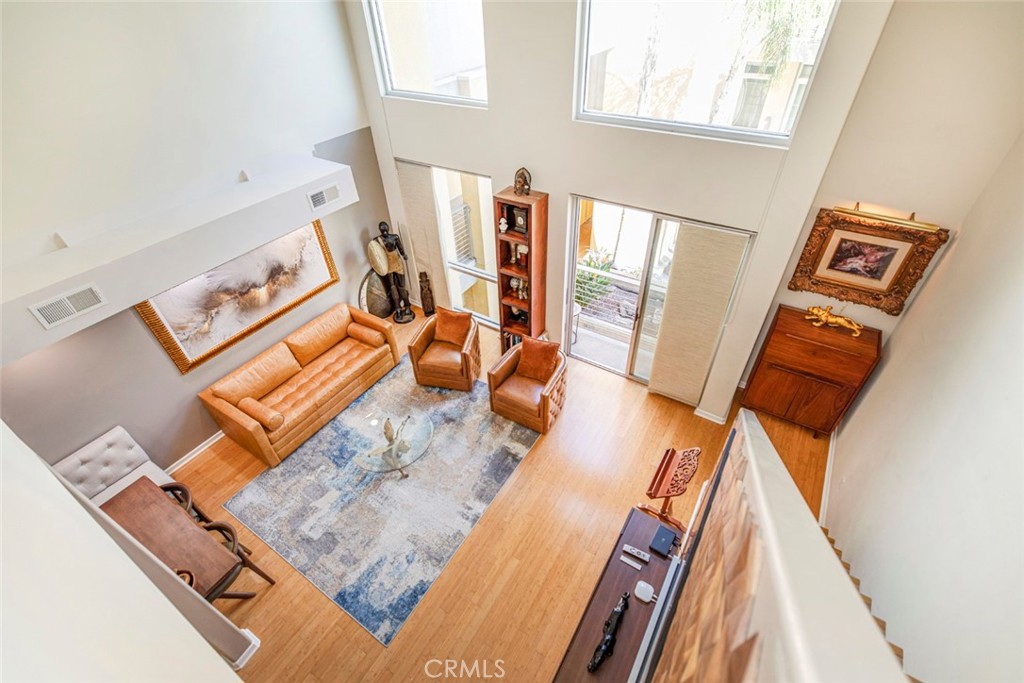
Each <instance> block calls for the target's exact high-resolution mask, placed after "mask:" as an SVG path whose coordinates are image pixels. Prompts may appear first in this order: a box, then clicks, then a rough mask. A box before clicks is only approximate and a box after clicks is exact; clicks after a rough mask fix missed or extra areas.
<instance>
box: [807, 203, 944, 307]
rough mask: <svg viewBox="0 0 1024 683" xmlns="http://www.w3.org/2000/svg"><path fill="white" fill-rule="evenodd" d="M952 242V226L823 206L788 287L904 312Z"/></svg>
mask: <svg viewBox="0 0 1024 683" xmlns="http://www.w3.org/2000/svg"><path fill="white" fill-rule="evenodd" d="M947 240H949V231H948V230H946V229H944V228H940V227H938V226H936V225H931V224H928V223H919V222H917V221H913V220H901V219H896V218H889V217H887V216H880V215H877V214H871V213H866V212H863V211H859V210H856V209H842V208H836V209H822V210H820V211H819V212H818V215H817V217H816V218H815V220H814V227H813V228H812V229H811V234H810V236H809V237H808V238H807V243H806V244H805V245H804V250H803V252H802V253H801V254H800V261H799V263H797V266H796V270H795V271H794V272H793V277H792V278H791V279H790V281H789V285H788V287H789V289H791V290H793V291H804V292H815V293H816V294H824V295H825V296H830V297H832V298H833V299H840V300H842V301H850V302H853V303H856V304H861V305H864V306H871V307H873V308H878V309H881V310H883V311H885V312H886V313H888V314H889V315H899V314H900V313H902V312H903V308H904V306H905V305H906V302H907V297H909V296H910V293H911V292H912V291H914V287H916V286H917V283H918V281H919V280H920V279H921V276H922V275H924V271H925V269H926V268H927V267H928V264H929V263H930V262H931V260H932V258H933V257H934V256H935V254H936V253H937V252H938V250H939V248H940V247H941V246H942V245H943V244H945V243H946V241H947Z"/></svg>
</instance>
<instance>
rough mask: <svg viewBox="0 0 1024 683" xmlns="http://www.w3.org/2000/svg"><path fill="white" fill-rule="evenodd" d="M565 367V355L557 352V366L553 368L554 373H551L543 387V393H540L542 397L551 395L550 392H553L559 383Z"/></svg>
mask: <svg viewBox="0 0 1024 683" xmlns="http://www.w3.org/2000/svg"><path fill="white" fill-rule="evenodd" d="M566 365H567V363H566V360H565V354H564V353H562V352H561V351H559V352H558V365H556V366H555V371H554V372H552V373H551V377H549V378H548V381H547V383H546V384H545V385H544V391H542V392H541V395H542V396H550V395H551V392H552V391H554V389H555V387H556V386H557V385H558V382H559V381H561V379H562V375H564V374H565V369H566Z"/></svg>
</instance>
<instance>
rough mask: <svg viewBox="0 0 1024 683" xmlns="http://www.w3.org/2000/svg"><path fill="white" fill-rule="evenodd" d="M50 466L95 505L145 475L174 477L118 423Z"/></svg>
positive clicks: (162, 481) (157, 480)
mask: <svg viewBox="0 0 1024 683" xmlns="http://www.w3.org/2000/svg"><path fill="white" fill-rule="evenodd" d="M53 469H54V470H55V471H56V472H57V474H59V475H60V476H62V477H63V478H64V479H66V480H67V481H68V482H70V483H71V485H72V486H74V487H75V488H76V489H78V490H79V491H81V492H82V495H84V496H85V497H86V498H89V499H90V500H92V502H93V503H95V504H96V505H102V504H103V503H105V502H106V501H108V500H110V499H111V498H113V497H114V496H115V495H117V494H118V493H120V492H121V491H123V490H124V489H125V488H127V487H128V485H129V484H131V483H132V482H134V481H135V480H137V479H140V478H141V477H144V476H145V477H149V478H150V479H152V480H153V482H154V483H156V484H157V485H160V484H170V483H171V482H173V481H174V480H173V479H171V478H170V477H169V476H168V475H167V473H166V472H164V471H163V470H162V469H160V468H159V467H157V466H156V464H155V463H154V462H153V461H152V460H150V459H149V455H147V454H146V451H144V450H143V449H142V446H140V445H139V444H138V443H136V442H135V439H133V438H132V436H131V434H129V433H128V430H126V429H125V428H124V427H122V426H120V425H118V426H116V427H114V428H113V429H111V430H110V431H109V432H107V433H105V434H103V435H102V436H100V437H99V438H97V439H94V440H93V441H90V442H89V443H87V444H86V445H84V446H82V447H81V448H79V449H78V450H77V451H75V452H74V453H72V454H71V455H69V456H68V457H66V458H64V459H63V460H61V461H60V462H57V463H56V464H54V465H53Z"/></svg>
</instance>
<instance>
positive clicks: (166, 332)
mask: <svg viewBox="0 0 1024 683" xmlns="http://www.w3.org/2000/svg"><path fill="white" fill-rule="evenodd" d="M311 224H312V226H313V232H314V234H315V235H316V238H317V242H318V243H319V246H320V252H321V254H322V255H323V257H324V262H325V264H326V265H327V273H328V276H329V277H328V279H327V280H325V281H324V282H322V283H321V284H319V285H317V286H316V287H314V288H313V289H311V290H309V291H308V292H306V293H304V294H302V295H301V296H299V297H297V298H295V299H293V300H292V301H289V302H288V303H286V304H284V305H283V306H281V307H280V308H278V309H276V310H274V311H271V312H270V313H268V314H267V315H265V316H263V317H262V318H260V319H259V320H257V321H256V322H254V323H253V324H251V325H249V326H248V327H246V328H243V329H242V330H240V331H238V332H236V333H235V334H234V335H232V337H231V338H230V339H226V340H224V341H222V342H221V343H219V344H217V345H215V346H212V347H210V348H209V349H207V350H206V351H204V352H203V353H201V354H199V355H198V356H196V357H195V358H190V357H189V356H188V354H186V353H185V351H184V349H182V348H181V345H180V344H178V341H177V339H175V337H174V333H173V332H171V330H170V329H169V328H168V327H167V324H166V323H165V322H164V319H163V318H162V317H160V314H159V313H158V312H157V310H156V307H154V306H153V304H152V303H151V300H150V299H147V300H145V301H142V302H140V303H138V304H136V305H135V306H134V308H135V311H136V312H137V313H138V314H139V317H141V318H142V321H143V322H144V323H146V326H147V327H148V328H149V330H150V331H151V332H152V333H153V336H154V337H156V339H157V341H159V342H160V346H162V347H163V349H164V351H165V352H167V355H168V356H170V358H171V360H172V361H173V362H174V365H175V366H176V367H177V368H178V372H180V373H181V374H183V375H185V374H187V373H189V372H191V371H192V370H194V369H195V368H197V367H199V366H200V365H202V364H203V363H205V362H206V361H208V360H210V359H211V358H213V357H214V356H216V355H218V354H220V353H222V352H224V351H226V350H227V349H229V348H231V347H232V346H234V345H235V344H237V343H238V342H240V341H242V340H243V339H245V338H246V337H249V336H251V335H252V334H254V333H256V332H257V331H259V330H261V329H262V328H264V327H266V326H267V325H268V324H270V323H271V322H273V321H274V320H276V319H278V318H280V317H281V316H283V315H284V314H286V313H289V312H291V311H293V310H295V309H296V308H298V307H299V306H301V305H302V304H304V303H306V302H307V301H309V300H310V299H312V298H313V297H314V296H316V295H317V294H319V293H321V292H322V291H324V290H325V289H327V288H328V287H331V286H332V285H335V284H337V283H338V282H339V281H340V278H339V277H338V268H337V265H336V264H335V263H334V257H333V255H332V254H331V248H330V245H328V243H327V235H326V234H325V233H324V228H323V225H321V223H320V220H319V219H316V220H313V221H311ZM297 229H301V228H297ZM257 248H258V247H257ZM247 253H248V252H247Z"/></svg>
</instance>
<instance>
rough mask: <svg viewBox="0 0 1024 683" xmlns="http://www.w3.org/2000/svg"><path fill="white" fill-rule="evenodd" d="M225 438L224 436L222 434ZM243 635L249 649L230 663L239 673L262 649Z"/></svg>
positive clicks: (249, 635)
mask: <svg viewBox="0 0 1024 683" xmlns="http://www.w3.org/2000/svg"><path fill="white" fill-rule="evenodd" d="M221 436H223V434H221ZM240 630H241V631H242V633H244V634H245V636H246V637H247V638H248V639H249V647H247V648H245V652H243V653H242V656H241V657H239V658H238V659H236V660H235V661H233V662H230V664H231V668H232V669H234V670H235V671H239V670H240V669H241V668H242V667H243V666H245V665H246V664H248V663H249V660H250V659H252V656H253V655H254V654H256V650H258V649H260V639H259V638H257V637H256V634H255V633H253V632H252V631H250V630H249V629H247V628H243V629H240Z"/></svg>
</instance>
